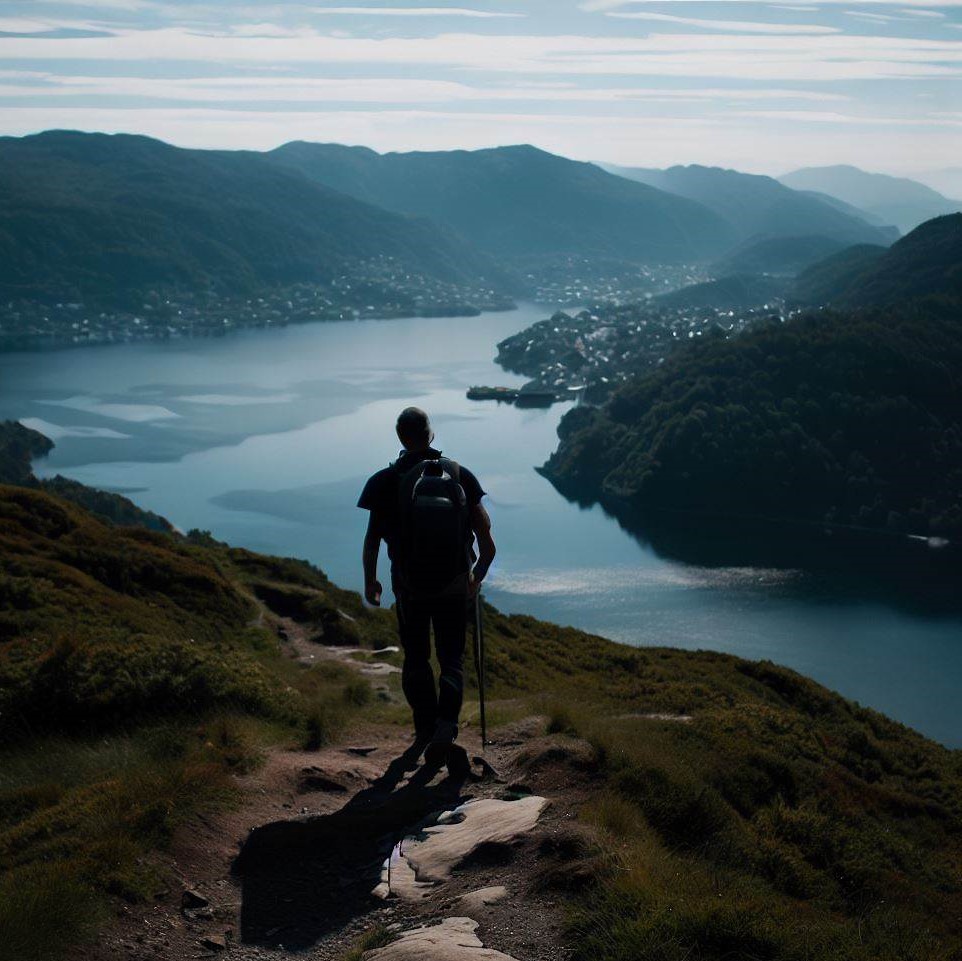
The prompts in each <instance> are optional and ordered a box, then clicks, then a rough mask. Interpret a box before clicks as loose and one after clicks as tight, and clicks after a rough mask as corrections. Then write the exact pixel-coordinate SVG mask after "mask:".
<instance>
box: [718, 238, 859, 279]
mask: <svg viewBox="0 0 962 961" xmlns="http://www.w3.org/2000/svg"><path fill="white" fill-rule="evenodd" d="M847 246H848V245H847V244H846V243H845V242H844V241H842V240H833V239H832V238H831V237H819V236H809V237H759V238H754V237H753V238H751V239H749V240H746V241H745V243H744V244H742V245H741V246H740V247H737V248H736V249H735V250H733V251H732V252H731V253H729V254H727V255H726V256H725V257H723V258H722V259H721V260H719V261H718V262H717V263H715V264H714V265H713V269H714V270H715V272H716V273H717V274H719V275H727V274H775V275H777V276H784V277H794V276H795V275H796V274H798V273H800V272H801V271H803V270H805V269H806V268H808V267H811V266H812V265H813V264H816V263H818V262H819V261H821V260H824V259H825V258H826V257H829V256H830V255H832V254H835V253H838V251H840V250H843V249H845V248H846V247H847Z"/></svg>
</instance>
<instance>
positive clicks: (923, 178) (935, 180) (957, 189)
mask: <svg viewBox="0 0 962 961" xmlns="http://www.w3.org/2000/svg"><path fill="white" fill-rule="evenodd" d="M914 179H915V180H917V181H918V182H919V183H923V184H925V185H926V186H927V187H931V188H932V189H933V190H937V191H938V192H939V193H940V194H944V195H945V196H946V197H962V167H945V168H944V169H942V170H929V171H926V172H925V173H920V174H916V175H915V178H914Z"/></svg>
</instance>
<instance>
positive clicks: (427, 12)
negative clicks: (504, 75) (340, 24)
mask: <svg viewBox="0 0 962 961" xmlns="http://www.w3.org/2000/svg"><path fill="white" fill-rule="evenodd" d="M310 11H311V13H316V14H321V15H336V16H341V17H355V16H364V17H473V18H476V19H479V20H497V19H501V18H515V17H524V16H526V14H523V13H502V12H497V13H496V12H494V11H488V10H469V9H467V8H465V7H311V8H310Z"/></svg>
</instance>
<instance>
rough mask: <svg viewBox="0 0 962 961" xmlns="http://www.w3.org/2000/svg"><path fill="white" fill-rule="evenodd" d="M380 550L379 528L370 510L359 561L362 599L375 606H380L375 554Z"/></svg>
mask: <svg viewBox="0 0 962 961" xmlns="http://www.w3.org/2000/svg"><path fill="white" fill-rule="evenodd" d="M380 550H381V528H380V525H379V524H378V522H377V518H376V517H375V515H374V511H371V516H370V517H369V518H368V521H367V532H366V533H365V535H364V549H363V551H362V552H361V563H362V564H363V565H364V599H365V600H366V601H367V602H368V604H373V605H374V606H375V607H380V606H381V591H382V588H381V582H380V581H379V580H378V579H377V555H378V553H379V552H380Z"/></svg>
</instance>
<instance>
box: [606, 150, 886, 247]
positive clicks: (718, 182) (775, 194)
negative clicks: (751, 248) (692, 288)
mask: <svg viewBox="0 0 962 961" xmlns="http://www.w3.org/2000/svg"><path fill="white" fill-rule="evenodd" d="M607 169H608V170H612V171H615V172H617V173H618V175H619V176H622V177H626V178H630V179H634V180H638V181H640V182H643V183H647V184H649V185H651V186H654V187H657V188H658V189H660V190H665V191H669V192H671V193H675V194H678V195H680V196H684V197H687V198H689V199H690V200H695V201H697V202H699V203H702V204H704V205H705V206H707V207H709V208H710V209H712V210H714V211H715V212H716V213H717V214H719V216H723V217H725V218H726V219H727V220H728V221H729V222H730V223H733V224H736V225H737V227H738V229H739V231H740V238H739V240H740V242H744V241H746V240H748V239H749V238H750V237H751V236H753V235H756V234H759V235H768V236H774V237H780V236H799V235H806V234H808V235H822V236H828V237H831V238H833V239H838V240H845V241H847V242H848V243H868V242H874V243H885V242H888V241H891V240H894V239H895V234H893V233H892V232H889V231H887V230H886V229H885V228H884V227H878V226H875V225H872V224H869V223H867V222H866V221H865V220H864V219H863V218H861V217H857V216H855V215H853V214H852V213H851V212H850V211H846V210H842V209H839V207H838V206H837V205H833V204H828V203H825V202H824V201H822V200H820V199H818V198H814V197H811V196H806V195H804V194H800V193H799V192H798V191H795V190H792V189H791V188H789V187H786V186H785V185H784V184H782V183H780V182H779V181H777V180H775V179H774V178H772V177H767V176H764V175H761V174H746V173H742V172H740V171H737V170H730V169H727V168H723V167H706V166H702V165H700V164H689V165H687V166H685V165H675V166H673V167H667V168H665V169H663V170H662V169H656V168H645V167H614V166H608V167H607Z"/></svg>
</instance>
